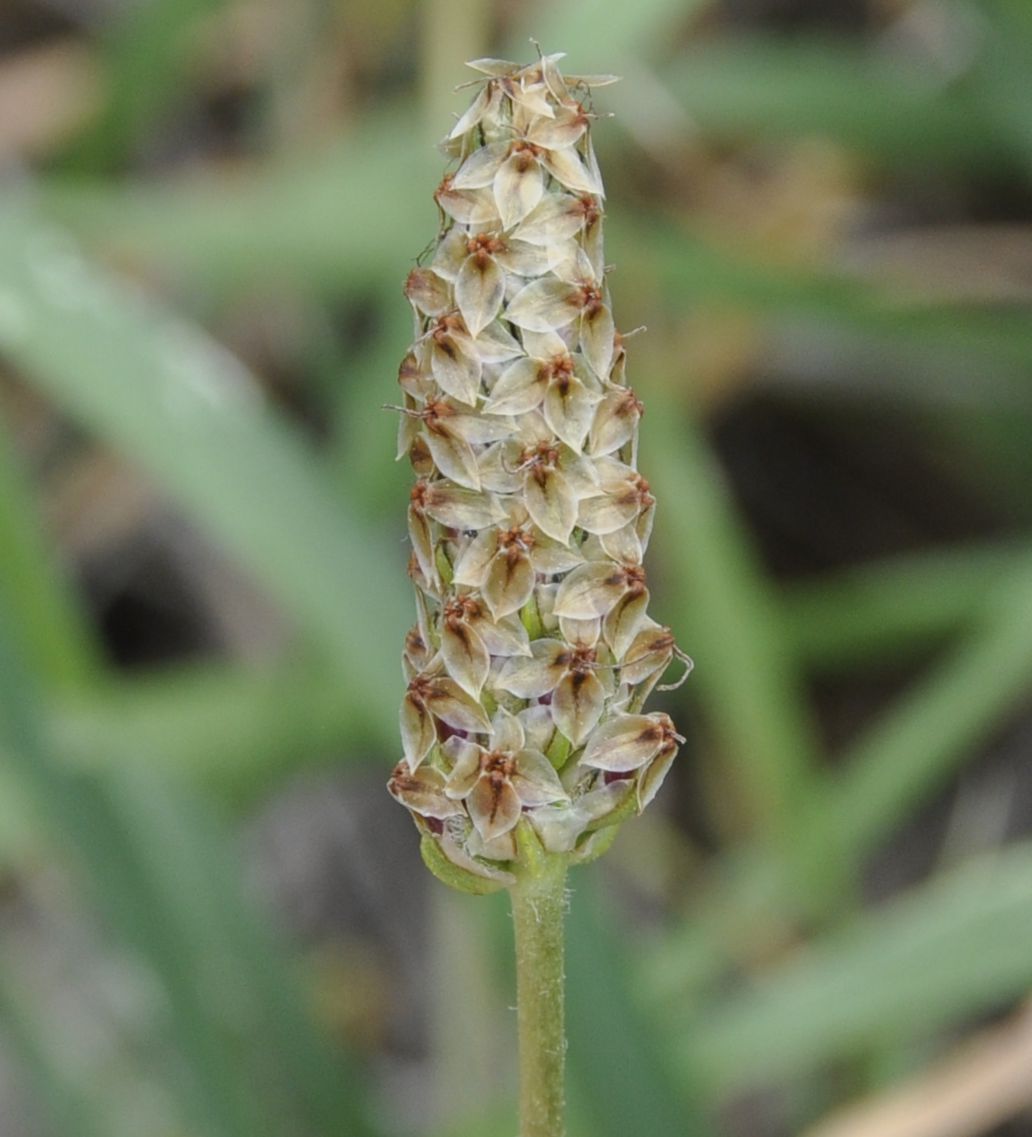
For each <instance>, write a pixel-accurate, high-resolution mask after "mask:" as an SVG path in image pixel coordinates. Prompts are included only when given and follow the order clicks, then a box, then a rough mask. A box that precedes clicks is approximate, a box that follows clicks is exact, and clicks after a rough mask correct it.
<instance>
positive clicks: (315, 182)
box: [40, 110, 444, 305]
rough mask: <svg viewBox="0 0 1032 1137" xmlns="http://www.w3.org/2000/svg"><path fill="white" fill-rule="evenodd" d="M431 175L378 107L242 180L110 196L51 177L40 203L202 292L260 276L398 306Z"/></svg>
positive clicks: (403, 129) (433, 156)
mask: <svg viewBox="0 0 1032 1137" xmlns="http://www.w3.org/2000/svg"><path fill="white" fill-rule="evenodd" d="M443 168H444V159H443V158H442V157H441V155H440V154H438V153H436V151H435V150H434V147H433V146H432V145H429V144H427V143H426V142H421V141H419V140H418V139H417V138H416V136H415V132H414V125H413V123H412V121H411V116H406V115H405V114H403V113H401V112H399V111H396V110H388V111H384V112H383V113H382V114H380V115H379V116H378V117H377V118H376V119H375V120H374V121H373V122H371V123H370V124H369V126H368V127H367V128H365V129H363V130H362V131H360V132H357V133H356V134H354V135H352V136H349V137H348V138H346V139H343V140H341V141H340V142H339V143H336V144H334V145H332V146H330V147H328V148H327V149H326V150H325V151H323V152H321V153H316V154H314V155H311V156H306V157H305V158H299V157H298V156H297V155H291V157H290V159H289V160H277V161H273V162H270V163H269V165H268V166H267V167H264V168H260V169H258V170H256V171H254V172H252V173H251V174H250V175H249V176H248V178H247V179H245V180H239V179H236V178H232V177H226V176H215V177H212V176H208V177H204V178H197V179H196V180H192V181H190V182H185V183H183V184H179V185H175V184H171V185H170V184H165V185H149V184H144V183H137V184H131V183H130V184H129V185H127V186H121V187H118V188H113V187H111V186H110V185H109V184H107V183H104V182H99V181H98V182H77V181H75V180H73V179H54V180H52V181H50V182H49V183H47V184H46V185H45V186H43V187H42V189H41V194H40V200H41V203H42V205H43V206H44V207H45V209H46V212H47V213H48V214H49V215H51V216H53V217H55V218H57V219H58V220H60V221H61V222H63V223H64V224H67V225H68V226H69V227H70V228H71V229H72V230H74V231H75V232H76V233H77V234H78V235H79V236H81V237H83V238H84V239H85V240H87V241H89V242H90V243H91V244H92V243H97V244H102V245H104V246H105V248H106V249H108V250H110V251H111V252H113V253H114V254H116V255H119V254H124V255H126V256H128V257H130V258H135V257H138V256H144V257H147V258H154V259H155V260H157V261H158V262H159V263H160V264H161V265H162V266H163V267H164V268H166V269H169V268H171V269H174V270H177V271H181V272H184V273H186V274H188V276H189V278H190V281H191V283H193V284H194V285H203V287H204V288H205V289H206V290H209V291H213V292H217V291H222V292H225V291H230V292H232V291H234V290H238V289H240V288H242V287H243V288H249V287H251V286H252V285H253V283H254V281H255V279H256V278H258V277H263V276H264V277H265V278H266V279H267V280H271V281H275V282H277V283H279V284H281V285H291V286H293V285H300V286H302V287H303V288H305V289H311V288H313V287H314V288H318V289H321V290H323V291H324V292H331V293H333V294H334V295H339V292H340V290H341V289H351V290H354V291H355V292H357V293H358V294H359V295H361V296H365V295H366V294H367V293H368V291H369V290H370V289H372V288H375V287H377V286H380V287H389V288H391V289H393V290H394V294H395V295H396V296H398V297H399V302H400V303H401V304H402V305H404V300H403V299H401V284H402V281H403V280H404V276H405V273H406V271H407V270H408V268H410V267H411V266H412V264H413V263H414V261H415V258H416V256H417V255H418V254H419V252H420V250H422V249H423V248H424V247H425V246H426V244H427V241H428V240H429V239H430V238H431V237H432V236H433V235H434V233H435V232H436V228H437V223H438V217H437V209H436V206H435V205H434V202H433V197H432V194H433V191H434V188H435V187H436V186H437V183H438V182H439V181H440V179H441V174H442V171H443Z"/></svg>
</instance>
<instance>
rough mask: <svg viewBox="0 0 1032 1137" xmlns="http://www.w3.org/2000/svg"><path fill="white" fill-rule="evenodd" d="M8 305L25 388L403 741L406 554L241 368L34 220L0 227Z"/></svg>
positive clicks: (355, 708) (375, 723)
mask: <svg viewBox="0 0 1032 1137" xmlns="http://www.w3.org/2000/svg"><path fill="white" fill-rule="evenodd" d="M0 295H2V296H4V297H5V298H7V299H8V301H9V306H10V311H9V313H8V319H7V321H6V323H0V348H2V349H3V350H4V351H5V353H6V354H7V355H8V356H9V357H10V358H11V359H12V360H13V361H14V362H15V363H17V365H18V366H19V368H20V369H21V371H22V372H23V373H24V376H25V378H26V379H28V380H29V381H31V382H32V383H33V384H35V385H36V386H38V387H39V388H40V389H41V390H43V391H44V392H46V393H47V394H48V395H50V396H51V397H52V398H53V399H54V400H55V401H56V402H57V404H58V405H59V406H60V407H61V408H62V409H63V410H65V411H66V412H67V413H69V414H70V415H72V416H73V417H74V418H75V419H77V420H78V421H79V422H81V423H82V424H83V425H84V426H86V427H87V428H89V429H91V430H92V431H94V432H95V433H96V434H97V435H98V436H99V437H100V438H101V439H102V440H103V441H105V442H107V443H108V444H110V445H111V446H113V447H115V448H116V449H118V450H120V451H121V452H122V453H123V454H125V455H126V456H127V457H128V458H130V459H131V460H132V461H134V462H135V463H137V464H138V465H139V466H140V467H141V469H143V470H145V471H146V472H147V473H148V474H149V475H150V476H151V477H152V478H154V479H155V480H156V482H157V483H158V484H159V486H161V488H162V489H163V490H165V492H167V493H168V494H169V495H170V496H171V497H172V498H173V499H174V500H175V501H176V502H177V504H178V505H180V506H181V507H182V508H183V509H184V510H185V511H186V512H187V514H188V515H189V516H190V517H191V518H192V519H194V520H195V521H197V522H198V523H199V524H200V525H201V526H202V527H204V528H205V529H206V530H207V531H208V532H209V533H210V534H211V536H212V537H213V539H214V540H216V541H217V542H219V543H220V544H221V545H222V546H223V547H224V548H226V549H227V550H228V551H230V552H231V553H233V554H235V555H236V556H237V557H238V558H239V559H240V560H241V562H242V563H243V564H245V565H246V566H247V567H248V569H249V570H250V571H251V572H252V573H253V574H254V576H255V577H256V578H257V579H258V580H259V581H261V582H262V583H263V584H264V585H265V587H266V588H268V589H269V591H270V592H271V593H272V594H273V595H274V596H275V597H276V599H277V600H278V601H279V603H280V604H281V605H282V607H283V608H284V609H285V610H286V611H287V612H289V613H290V614H291V615H292V616H293V617H295V618H296V619H297V620H298V622H299V623H300V624H301V625H302V626H303V627H304V629H305V630H306V631H307V632H308V634H309V635H310V636H311V637H312V638H313V640H315V641H316V642H318V643H319V644H320V645H321V646H322V647H324V648H325V649H326V651H327V652H328V653H329V656H330V658H331V659H332V660H333V662H334V664H335V665H336V667H337V669H338V673H339V675H340V679H341V686H340V692H341V698H342V700H346V701H347V702H348V704H349V706H350V708H351V710H352V713H353V714H354V716H355V718H356V720H357V721H358V722H359V723H361V724H362V725H363V727H364V729H366V730H367V731H369V732H372V733H373V734H375V735H376V736H378V737H380V738H383V739H386V738H388V737H390V738H392V739H393V727H392V726H388V724H389V723H393V721H394V716H395V697H396V693H397V691H398V689H399V686H400V683H399V680H398V678H397V672H398V668H397V665H396V663H395V648H394V645H396V644H398V643H400V642H401V637H402V634H403V631H404V627H405V623H406V620H405V616H404V613H405V612H406V611H407V610H408V609H409V604H410V601H409V599H408V595H407V593H406V592H405V590H404V588H403V583H402V581H403V573H402V559H403V558H402V555H401V553H400V550H399V551H398V552H397V553H394V552H392V551H389V550H388V549H386V548H383V547H380V546H379V545H378V543H377V540H376V539H375V538H374V537H373V536H372V535H371V534H370V533H369V532H368V531H366V530H365V529H364V528H363V527H361V526H360V525H359V524H358V522H357V521H356V520H355V518H354V516H353V515H352V514H351V511H349V509H348V507H347V506H346V504H340V503H337V502H335V501H334V500H333V498H332V496H331V495H330V493H329V492H328V489H327V486H326V484H325V481H324V480H322V478H321V476H320V473H319V470H318V468H317V466H316V464H315V462H314V461H313V460H312V458H311V456H310V455H309V453H308V452H307V451H306V449H305V447H304V445H303V444H302V442H301V440H300V438H299V437H297V436H296V435H295V434H294V433H293V432H292V431H291V430H290V429H288V428H287V426H286V425H285V424H284V423H283V422H281V421H279V420H278V419H276V418H275V417H274V416H273V415H272V414H271V413H270V412H269V411H268V410H267V408H265V407H264V406H263V405H262V403H261V397H260V395H259V393H258V390H257V386H256V384H255V382H254V380H253V379H252V377H251V376H250V375H249V374H248V373H247V372H246V371H245V369H244V368H243V367H242V366H241V365H240V364H239V362H238V361H237V360H235V359H234V358H233V357H232V356H230V355H229V353H228V352H226V351H225V350H224V349H222V348H221V347H219V346H218V345H217V344H215V343H214V342H213V341H211V340H209V339H208V338H207V337H206V336H205V335H204V334H203V333H202V332H200V331H199V330H198V329H197V328H195V327H194V326H192V325H190V324H188V323H186V322H184V321H181V320H179V319H177V318H176V317H174V316H172V315H171V314H170V313H167V312H165V311H163V310H162V309H161V308H160V307H159V306H158V305H157V304H155V303H152V302H150V301H148V300H146V299H144V298H143V297H142V296H141V295H140V294H139V293H137V292H134V291H131V290H129V289H128V288H126V287H124V286H121V285H119V284H117V283H116V282H115V281H114V280H113V279H111V278H110V277H108V276H107V275H106V274H104V273H103V272H101V271H100V270H99V269H97V268H95V267H93V266H91V265H89V264H87V262H85V261H84V260H83V259H82V258H81V257H80V255H79V254H78V252H77V251H76V250H75V249H74V247H72V246H71V245H70V244H69V243H68V242H67V240H66V239H65V238H64V237H63V236H62V234H60V233H59V232H58V231H55V230H53V229H52V228H50V227H49V226H44V225H41V224H40V223H39V222H38V221H37V220H36V218H35V217H34V216H33V215H32V214H30V213H27V212H25V211H23V210H16V211H8V212H7V213H6V214H5V215H4V216H3V218H0ZM58 328H59V329H60V334H56V329H58ZM390 457H391V456H390V455H385V456H384V461H385V463H386V462H388V461H389V460H390ZM400 509H401V503H399V510H400ZM389 565H394V566H395V568H396V571H394V572H390V573H385V572H384V571H383V570H384V566H389ZM374 582H375V585H374Z"/></svg>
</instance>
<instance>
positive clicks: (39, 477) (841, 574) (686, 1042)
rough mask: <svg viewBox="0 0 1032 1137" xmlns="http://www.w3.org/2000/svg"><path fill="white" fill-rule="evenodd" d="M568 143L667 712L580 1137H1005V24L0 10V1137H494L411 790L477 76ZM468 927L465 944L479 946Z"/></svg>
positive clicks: (589, 9) (1018, 275) (371, 9)
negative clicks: (575, 145)
mask: <svg viewBox="0 0 1032 1137" xmlns="http://www.w3.org/2000/svg"><path fill="white" fill-rule="evenodd" d="M531 33H533V34H534V35H535V36H536V37H537V38H538V39H539V40H540V41H541V43H542V44H543V45H544V46H545V48H546V49H547V50H565V51H567V52H568V53H569V64H570V67H571V69H572V70H575V71H592V70H601V71H613V72H617V73H620V74H621V75H623V76H624V82H623V83H622V84H621V85H619V86H618V87H614V88H607V89H606V90H604V91H602V92H600V93H599V96H598V104H599V109H600V110H601V111H603V112H610V111H611V112H613V113H614V114H615V118H613V119H612V120H609V119H603V120H602V121H600V122H599V123H598V125H597V129H596V140H597V145H598V146H599V148H600V152H601V160H602V162H603V170H604V172H605V173H606V176H607V182H608V188H609V194H610V221H609V228H608V230H607V232H608V236H609V245H608V255H609V258H610V260H611V261H612V263H613V264H614V265H615V266H616V267H615V270H614V272H613V273H612V278H611V283H612V289H613V293H614V306H615V311H616V314H617V319H618V323H619V325H620V326H621V327H622V328H624V329H629V328H632V327H634V326H635V325H637V324H642V323H645V324H647V325H648V334H647V335H642V336H641V337H638V338H636V339H635V340H634V341H633V348H632V354H631V359H630V375H631V379H632V382H633V383H634V385H635V387H636V389H637V390H638V391H639V393H640V394H641V395H642V397H643V398H644V400H645V402H646V406H647V414H646V418H645V420H644V423H643V440H642V455H643V469H644V472H645V473H646V475H647V476H648V477H649V479H650V481H651V482H652V483H653V486H654V488H655V491H656V494H657V497H658V499H659V502H660V510H659V520H658V524H657V536H656V541H655V544H654V547H653V550H652V552H651V554H650V556H651V562H650V565H651V568H650V572H651V578H652V579H653V580H654V582H655V594H656V599H655V601H654V607H655V611H656V614H657V616H659V617H660V618H662V619H664V620H666V621H668V622H669V623H670V624H672V625H673V626H674V628H675V629H676V631H677V632H678V634H679V637H680V640H681V643H682V645H683V646H684V647H685V649H686V650H688V651H689V652H690V653H691V654H692V655H693V656H694V657H695V660H696V663H697V668H696V673H695V675H694V677H693V678H692V680H691V681H690V682H689V683H688V684H687V685H686V686H685V687H684V688H683V689H682V690H681V691H680V692H678V693H677V695H676V696H671V697H670V698H669V701H668V706H667V709H669V710H670V711H671V713H672V714H673V715H674V716H675V718H676V720H677V721H678V723H679V725H680V726H681V727H682V729H683V730H684V731H685V733H686V734H688V736H689V744H688V746H687V747H686V749H685V752H684V754H683V757H682V758H681V759H680V763H679V766H678V767H677V769H676V771H675V774H674V775H673V776H672V777H671V779H670V782H669V783H668V787H667V788H666V790H665V791H664V800H663V802H662V805H660V806H658V807H657V808H656V809H655V812H653V811H650V816H648V817H645V818H642V819H641V820H640V821H638V822H636V823H635V824H633V825H632V826H630V827H629V828H628V830H627V831H625V833H624V834H622V836H621V838H620V840H619V841H618V842H617V845H616V847H615V849H614V851H613V853H612V854H611V855H610V856H609V857H608V858H607V860H606V861H605V862H603V863H602V864H601V865H599V866H595V867H593V868H591V869H588V870H581V872H580V873H579V874H578V875H577V876H576V878H575V880H574V887H575V895H574V897H573V904H572V909H571V928H570V937H571V945H570V960H569V972H570V998H571V1006H570V1018H571V1049H570V1062H571V1083H572V1084H571V1095H572V1097H573V1119H572V1121H573V1137H587V1135H588V1134H590V1135H591V1137H623V1135H624V1134H629V1133H635V1134H636V1133H641V1134H648V1135H650V1137H666V1135H668V1134H669V1135H675V1134H677V1135H689V1137H693V1135H703V1134H707V1135H708V1134H718V1135H720V1134H726V1135H729V1137H734V1135H738V1134H742V1135H748V1137H767V1135H769V1137H782V1135H788V1134H806V1135H807V1137H946V1135H950V1137H960V1135H966V1134H989V1133H992V1134H996V1135H997V1137H1002V1135H1004V1134H1008V1135H1011V1137H1018V1135H1022V1134H1030V1133H1032V1077H1030V1076H1029V1070H1030V1069H1032V1010H1030V1009H1029V1007H1028V1006H1027V1005H1026V1004H1024V1002H1023V1000H1024V999H1025V997H1026V994H1027V992H1028V990H1029V988H1030V987H1032V952H1030V951H1029V943H1030V942H1032V836H1030V835H1032V764H1030V762H1029V753H1030V747H1032V713H1030V712H1032V704H1030V698H1029V696H1030V694H1032V494H1030V492H1029V490H1030V486H1032V446H1030V444H1029V439H1030V429H1032V304H1030V299H1032V276H1030V271H1029V265H1030V264H1032V87H1030V84H1029V75H1030V74H1032V8H1030V7H1029V5H1028V3H1027V0H867V2H866V3H865V2H862V0H637V3H635V4H615V3H614V4H606V3H602V2H601V0H563V2H559V0H553V2H552V3H549V4H530V3H528V4H522V5H517V4H514V3H503V2H496V3H488V2H486V0H485V2H474V0H430V2H428V3H425V4H418V5H417V4H411V3H406V2H405V0H379V2H378V3H376V4H364V3H358V2H357V0H234V2H229V0H209V2H208V3H201V2H199V0H140V2H138V3H114V2H113V0H77V2H74V3H73V2H71V0H9V2H8V3H7V4H6V5H5V7H4V12H3V15H2V17H0V155H2V158H3V164H4V167H5V172H6V179H5V185H4V200H3V206H2V210H0V368H2V371H0V425H2V432H0V550H2V552H0V869H2V884H3V887H2V889H0V1044H2V1050H0V1131H2V1132H3V1133H4V1134H5V1137H30V1135H34V1137H131V1135H135V1134H147V1135H148V1137H151V1135H164V1137H315V1135H317V1134H318V1135H319V1137H329V1135H331V1134H341V1135H343V1134H350V1135H355V1137H393V1135H409V1134H411V1135H413V1137H415V1135H430V1137H474V1135H476V1137H495V1135H498V1137H502V1135H506V1134H509V1133H511V1132H512V1131H513V1130H514V1128H515V1126H514V1121H513V1101H514V1071H513V1069H512V1053H513V1036H514V1022H513V1018H512V1015H511V1013H510V1011H509V1007H510V1004H511V1000H512V995H511V993H510V983H511V976H510V974H509V967H510V965H509V958H508V952H509V947H508V928H507V916H506V913H505V902H504V899H498V898H490V899H485V900H480V901H477V900H472V899H467V898H461V897H456V896H452V895H450V894H445V891H444V889H443V888H441V887H440V886H438V885H437V884H436V883H435V882H433V881H432V880H431V879H430V878H429V876H428V874H426V873H425V872H424V871H423V869H422V867H421V866H420V864H419V861H418V855H417V852H416V840H415V834H414V832H412V831H411V830H410V828H409V827H408V825H407V820H406V819H405V818H404V816H403V814H402V811H401V810H399V809H398V808H397V807H396V806H394V805H393V803H391V802H390V801H389V800H388V799H387V798H386V795H385V794H384V793H383V791H382V783H383V781H384V780H385V778H386V774H387V771H388V770H389V768H390V766H391V765H392V764H393V762H394V761H395V759H396V755H397V751H398V746H397V742H396V738H395V733H396V725H395V724H396V704H397V700H398V698H399V695H400V691H401V678H400V669H399V666H398V662H397V660H398V653H399V648H400V644H401V640H402V636H403V633H404V631H405V629H406V627H407V626H408V625H409V623H410V598H409V593H408V587H407V582H406V581H405V577H404V566H405V561H406V551H405V547H404V544H403V534H404V503H405V500H406V487H407V485H408V482H409V477H410V475H409V472H408V471H407V470H406V469H404V468H402V467H401V466H395V465H393V464H392V463H391V460H390V459H391V457H392V455H393V435H394V430H395V423H394V421H393V419H392V418H391V416H390V415H388V414H386V413H385V412H383V411H381V410H380V405H381V404H382V403H384V402H388V401H391V400H392V399H393V398H394V397H395V396H394V390H395V387H394V375H395V371H396V366H397V361H398V360H399V359H400V357H401V355H402V354H403V352H404V349H405V347H406V345H407V340H408V336H409V314H408V311H407V306H406V304H405V302H404V300H403V298H402V297H401V294H400V282H401V281H402V280H403V279H404V277H405V274H406V272H407V271H408V268H409V267H410V266H411V263H412V261H413V259H414V257H415V256H416V254H418V252H419V250H420V249H421V248H423V246H424V245H425V244H426V243H427V241H428V240H429V239H430V237H431V236H432V234H433V232H434V225H435V213H434V209H433V205H432V201H431V197H430V194H431V191H432V189H433V187H434V186H435V185H436V183H437V181H438V180H439V177H440V173H441V171H442V169H443V160H442V159H441V158H440V156H439V155H437V154H436V153H435V151H434V149H433V142H434V141H435V140H436V139H437V138H438V137H440V136H441V135H442V134H443V133H445V130H446V128H447V124H448V122H449V121H450V119H449V116H450V114H452V113H453V112H455V111H458V110H459V109H460V108H461V107H462V106H463V105H464V104H465V101H466V98H467V96H468V92H460V93H459V94H457V95H456V94H453V93H452V88H453V86H454V85H455V84H456V83H458V82H461V81H463V80H464V79H465V78H466V74H465V73H464V71H463V68H462V66H461V63H462V61H463V60H464V59H466V58H471V57H474V56H478V55H483V54H489V53H490V54H506V53H509V54H511V55H513V56H514V57H518V58H529V54H530V51H531V49H530V47H529V46H528V45H527V37H528V35H530V34H531ZM496 901H497V903H496Z"/></svg>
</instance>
